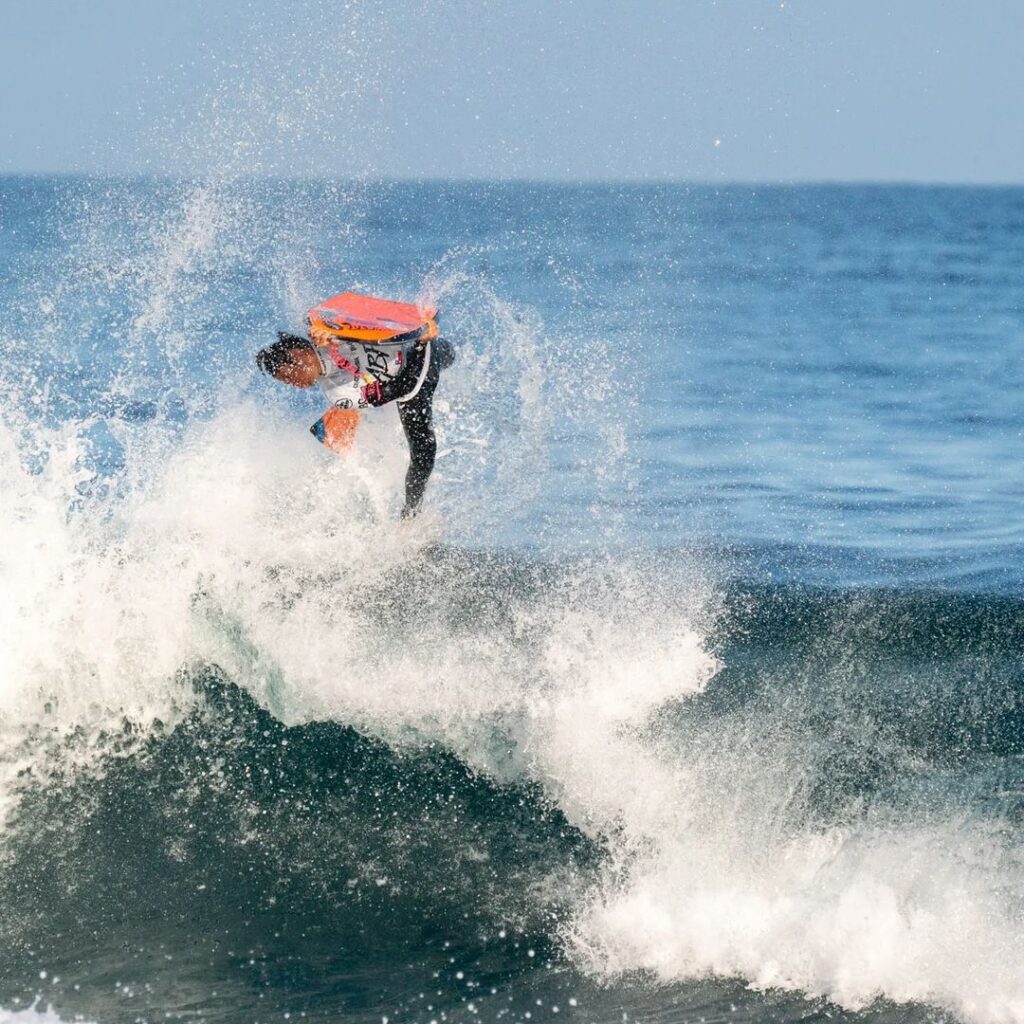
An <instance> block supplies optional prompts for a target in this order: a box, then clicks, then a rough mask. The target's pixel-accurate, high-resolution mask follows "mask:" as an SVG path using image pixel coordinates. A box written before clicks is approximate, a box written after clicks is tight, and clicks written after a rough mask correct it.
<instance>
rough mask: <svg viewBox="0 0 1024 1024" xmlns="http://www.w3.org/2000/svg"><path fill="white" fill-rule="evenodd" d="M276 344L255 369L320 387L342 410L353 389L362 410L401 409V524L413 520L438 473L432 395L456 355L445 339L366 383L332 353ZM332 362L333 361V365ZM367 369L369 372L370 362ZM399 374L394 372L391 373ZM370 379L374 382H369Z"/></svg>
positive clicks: (296, 339) (286, 337) (283, 338)
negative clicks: (405, 457)
mask: <svg viewBox="0 0 1024 1024" xmlns="http://www.w3.org/2000/svg"><path fill="white" fill-rule="evenodd" d="M277 337H278V340H277V341H276V342H275V343H274V344H273V345H270V346H268V347H267V348H264V349H261V350H260V351H259V352H258V353H257V354H256V365H257V366H258V367H259V368H260V370H262V371H263V372H264V373H266V374H269V375H270V376H271V377H273V378H274V379H275V380H279V381H281V382H282V383H284V384H291V385H292V386H293V387H298V388H308V387H312V386H313V385H314V384H319V385H320V387H321V388H322V390H323V392H324V394H325V395H326V396H327V398H328V399H329V400H330V401H331V402H332V403H334V404H337V405H339V406H342V407H344V408H351V407H352V404H353V403H352V399H351V398H349V397H343V396H348V395H350V394H352V388H353V387H355V388H356V394H357V401H356V403H355V404H356V405H357V406H358V407H365V406H374V407H376V406H381V405H387V404H388V403H389V402H396V403H397V404H398V415H399V418H400V419H401V421H402V429H403V430H404V431H405V437H406V440H407V441H408V442H409V469H408V470H407V472H406V474H405V505H404V506H403V508H402V518H403V519H408V518H409V517H411V516H414V515H415V514H416V512H417V510H418V509H419V506H420V502H421V501H422V500H423V492H424V491H425V490H426V487H427V480H428V479H430V474H431V472H432V471H433V469H434V459H435V457H436V455H437V438H436V437H435V436H434V422H433V405H434V390H435V388H436V387H437V382H438V378H439V377H440V374H441V370H443V369H447V368H448V367H449V366H451V364H452V363H453V362H454V361H455V352H454V349H453V348H452V346H451V343H450V342H449V341H447V340H446V339H445V338H434V339H433V340H432V341H430V342H429V343H426V344H420V343H416V344H414V345H412V346H411V347H410V348H409V349H408V351H407V353H406V358H405V359H404V360H402V362H401V366H400V367H395V366H390V367H388V366H387V365H386V364H383V361H382V365H383V367H384V368H383V369H382V370H378V371H374V370H373V369H371V370H370V373H369V374H366V375H365V376H366V377H368V378H369V380H368V382H367V383H365V384H362V385H360V384H359V381H358V379H354V375H353V372H352V370H353V367H352V366H351V364H350V363H349V362H348V361H347V360H346V359H345V358H344V357H342V356H341V355H340V354H337V352H335V353H334V354H333V355H332V352H331V349H330V348H326V349H324V348H321V347H318V346H314V345H313V344H312V343H311V342H310V341H309V340H307V339H306V338H303V337H300V336H298V335H295V334H286V333H284V332H280V331H279V332H278V336H277ZM332 360H333V361H332ZM367 366H368V367H369V366H370V363H369V361H368V362H367ZM389 371H396V372H389ZM371 374H372V376H371Z"/></svg>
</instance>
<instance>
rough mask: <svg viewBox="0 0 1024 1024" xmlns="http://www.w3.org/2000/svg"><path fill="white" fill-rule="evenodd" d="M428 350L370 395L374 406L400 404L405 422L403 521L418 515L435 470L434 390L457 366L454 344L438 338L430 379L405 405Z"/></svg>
mask: <svg viewBox="0 0 1024 1024" xmlns="http://www.w3.org/2000/svg"><path fill="white" fill-rule="evenodd" d="M426 354H427V348H426V346H419V345H417V346H416V348H414V349H413V351H412V353H411V354H410V356H409V359H408V361H407V362H406V364H405V366H404V367H403V368H402V372H401V373H399V374H398V375H397V376H395V377H392V378H391V379H390V380H382V381H380V386H379V387H375V388H373V389H368V391H367V395H366V398H367V401H368V402H369V403H370V405H385V404H386V403H388V402H394V401H397V402H398V415H399V418H400V419H401V421H402V429H403V430H404V431H405V436H406V439H407V440H408V442H409V469H408V471H407V472H406V474H405V507H404V508H403V509H402V518H403V519H406V518H408V517H409V516H413V515H415V514H416V510H417V509H418V508H419V505H420V502H421V501H422V500H423V492H424V491H425V490H426V487H427V480H429V479H430V474H431V472H432V471H433V469H434V459H435V457H436V456H437V438H436V437H435V436H434V389H435V388H436V387H437V381H438V378H439V377H440V375H441V371H442V370H444V369H447V368H448V367H449V366H451V365H452V363H453V362H455V350H454V349H453V348H452V345H451V342H449V341H447V340H446V339H445V338H435V339H434V340H433V341H432V342H431V343H430V365H429V366H428V367H427V375H426V377H424V378H423V384H422V385H421V387H420V389H419V391H418V392H417V393H416V397H415V398H413V399H411V400H410V401H408V402H403V401H401V398H402V396H403V395H407V394H409V393H410V392H411V391H412V390H413V389H414V388H415V387H416V381H418V380H419V379H420V373H422V371H423V360H424V358H426Z"/></svg>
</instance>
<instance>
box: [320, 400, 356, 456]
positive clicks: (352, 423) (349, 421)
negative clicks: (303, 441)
mask: <svg viewBox="0 0 1024 1024" xmlns="http://www.w3.org/2000/svg"><path fill="white" fill-rule="evenodd" d="M361 416H362V413H361V412H360V411H359V410H358V409H338V408H337V407H334V408H331V409H328V410H327V412H325V413H324V414H323V416H321V417H320V419H318V420H317V421H316V423H314V424H313V426H311V427H310V428H309V432H310V433H311V434H312V435H313V436H314V437H315V438H316V439H317V440H318V441H319V442H321V444H325V445H327V447H328V448H330V449H331V451H332V452H339V453H342V452H347V451H348V450H349V449H350V448H351V447H352V442H353V441H354V440H355V439H356V430H357V429H358V427H359V419H360V417H361Z"/></svg>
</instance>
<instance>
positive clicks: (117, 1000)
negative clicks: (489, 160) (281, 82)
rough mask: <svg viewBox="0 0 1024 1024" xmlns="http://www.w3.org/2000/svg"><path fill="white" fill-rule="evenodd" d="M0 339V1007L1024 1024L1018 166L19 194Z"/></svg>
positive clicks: (8, 185)
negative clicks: (327, 314)
mask: <svg viewBox="0 0 1024 1024" xmlns="http://www.w3.org/2000/svg"><path fill="white" fill-rule="evenodd" d="M348 288H354V289H357V290H363V291H367V292H371V293H375V294H382V295H388V296H393V297H395V298H404V299H408V300H415V299H419V300H421V301H424V302H428V301H429V302H432V303H436V304H437V306H438V307H439V309H440V316H441V325H442V328H443V331H444V333H445V335H446V336H447V337H448V338H449V339H450V340H451V341H452V342H453V344H454V346H455V347H456V349H457V352H458V358H457V362H456V364H455V365H454V366H453V367H452V368H451V369H450V370H448V371H446V372H445V373H444V374H443V376H442V378H441V383H440V386H439V388H438V392H437V400H436V404H435V417H436V423H437V429H438V435H439V451H440V454H439V458H438V463H437V469H436V472H435V474H434V476H433V478H432V479H431V481H430V485H429V489H428V495H427V502H426V508H425V511H424V513H423V515H422V516H421V517H420V518H419V519H418V520H416V521H415V522H414V523H413V524H403V523H400V522H399V521H398V520H397V510H398V508H399V507H400V504H401V492H402V479H403V474H404V471H405V465H406V461H407V455H406V449H405V444H404V440H403V438H402V435H401V431H400V427H399V425H398V420H397V416H395V414H394V411H393V409H390V408H386V409H382V410H378V411H375V412H374V413H372V414H371V415H369V416H367V417H366V420H367V422H366V424H365V425H364V427H362V428H361V436H360V438H359V441H358V444H357V446H356V450H355V451H354V453H353V454H352V455H351V457H349V458H339V457H337V456H334V455H332V454H331V453H330V452H329V451H327V450H326V449H325V448H323V447H322V446H320V445H318V444H317V443H316V442H315V441H314V440H313V438H312V437H311V436H310V434H309V429H308V428H309V426H310V424H312V423H313V421H314V420H316V419H317V417H318V416H319V415H320V414H321V412H322V411H323V403H322V401H321V400H320V399H319V398H318V395H317V394H313V393H311V392H299V391H295V390H290V389H288V388H285V387H283V386H282V385H278V384H276V383H275V382H273V381H271V380H268V379H266V378H261V377H260V375H259V374H258V373H257V371H256V368H255V365H254V361H253V356H254V353H255V351H256V350H257V349H258V348H259V347H260V346H261V345H263V344H266V343H267V342H269V341H272V340H273V338H274V331H275V330H278V329H290V330H300V329H301V328H302V317H303V314H304V311H305V310H306V309H307V308H308V307H309V306H311V305H313V304H314V303H315V302H317V301H319V300H321V299H323V298H325V297H326V296H328V295H330V294H333V293H334V292H337V291H341V290H344V289H348ZM0 354H2V358H0V390H2V401H0V489H2V491H0V535H2V538H3V541H2V545H0V1022H4V1024H9V1022H17V1024H44V1022H46V1024H57V1022H59V1021H72V1020H75V1019H83V1020H86V1021H92V1022H96V1024H121V1022H124V1024H127V1022H135V1021H157V1020H161V1021H164V1020H170V1021H209V1022H225V1024H228V1022H230V1024H236V1022H237V1024H242V1022H256V1021H259V1022H266V1021H283V1020H289V1019H290V1020H298V1019H308V1020H321V1021H332V1022H333V1021H338V1022H367V1024H455V1022H459V1024H462V1022H474V1021H486V1022H507V1024H527V1022H529V1024H541V1022H545V1024H549V1022H558V1021H577V1022H579V1024H622V1022H630V1021H635V1022H645V1024H718V1022H724V1021H729V1022H733V1021H735V1022H742V1021H757V1022H762V1021H764V1022H768V1021H770V1022H778V1024H790V1022H797V1021H801V1022H803V1021H824V1020H830V1021H846V1022H851V1024H854V1022H855V1024H874V1022H883V1021H884V1022H929V1024H931V1022H946V1021H949V1022H952V1021H960V1022H965V1024H1021V1022H1024V472H1022V468H1021V466H1022V461H1024V189H996V188H986V189H975V188H923V187H922V188H919V187H909V186H908V187H889V186H871V187H868V186H864V187H860V186H842V185H836V186H814V187H810V186H807V187H795V186H794V187H749V186H739V185H735V186H728V187H712V186H692V187H691V186H683V185H678V186H668V185H663V186H662V185H651V186H619V185H594V186H586V187H582V186H581V187H576V186H555V185H550V186H549V185H530V184H487V183H476V184H458V183H444V182H435V183H421V184H401V183H379V182H361V183H327V182H319V183H305V184H303V183H295V182H287V181H273V180H269V181H268V180H263V181H259V182H256V181H252V180H246V179H239V178H227V177H226V178H223V179H214V180H205V181H184V180H164V179H148V178H147V179H137V178H131V179H130V178H120V179H103V178H76V177H65V178H45V177H34V178H17V177H7V178H0Z"/></svg>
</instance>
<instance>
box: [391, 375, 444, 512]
mask: <svg viewBox="0 0 1024 1024" xmlns="http://www.w3.org/2000/svg"><path fill="white" fill-rule="evenodd" d="M438 373H439V368H438V361H437V360H435V359H431V360H430V367H429V369H428V370H427V376H426V378H425V380H424V381H423V386H422V387H421V388H420V391H419V394H418V395H417V396H416V397H415V398H414V399H412V401H410V402H399V403H398V416H399V418H400V419H401V421H402V429H403V430H404V431H405V437H406V440H407V441H408V442H409V469H408V470H407V471H406V474H405V507H404V508H403V509H402V518H403V519H408V518H409V517H410V516H414V515H415V514H416V512H417V510H418V509H419V506H420V502H421V501H422V500H423V492H424V491H425V490H426V489H427V480H429V479H430V474H431V472H432V471H433V469H434V458H435V457H436V455H437V438H436V437H435V436H434V388H436V387H437V378H438Z"/></svg>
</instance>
